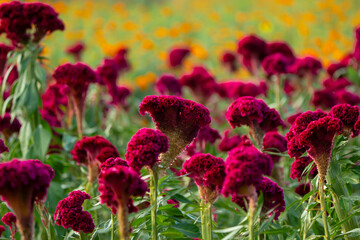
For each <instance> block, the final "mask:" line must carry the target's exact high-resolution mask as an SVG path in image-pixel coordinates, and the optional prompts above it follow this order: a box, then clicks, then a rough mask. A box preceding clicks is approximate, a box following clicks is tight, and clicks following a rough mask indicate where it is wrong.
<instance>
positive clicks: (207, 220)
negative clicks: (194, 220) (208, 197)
mask: <svg viewBox="0 0 360 240" xmlns="http://www.w3.org/2000/svg"><path fill="white" fill-rule="evenodd" d="M200 204H201V206H200V215H201V232H202V237H203V239H204V240H212V218H211V203H210V202H208V203H206V202H205V200H204V199H201V203H200Z"/></svg>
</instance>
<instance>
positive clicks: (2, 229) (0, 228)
mask: <svg viewBox="0 0 360 240" xmlns="http://www.w3.org/2000/svg"><path fill="white" fill-rule="evenodd" d="M5 231H6V228H5V227H4V226H2V225H0V237H1V235H2V233H3V232H5Z"/></svg>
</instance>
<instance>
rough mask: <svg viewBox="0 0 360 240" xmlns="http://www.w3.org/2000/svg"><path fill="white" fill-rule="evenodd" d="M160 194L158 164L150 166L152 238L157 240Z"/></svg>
mask: <svg viewBox="0 0 360 240" xmlns="http://www.w3.org/2000/svg"><path fill="white" fill-rule="evenodd" d="M157 194H158V172H157V166H156V165H155V166H154V167H152V168H150V205H151V236H152V237H151V239H152V240H157V239H158V238H157V228H156V213H157Z"/></svg>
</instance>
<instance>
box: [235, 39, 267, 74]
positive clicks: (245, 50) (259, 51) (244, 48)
mask: <svg viewBox="0 0 360 240" xmlns="http://www.w3.org/2000/svg"><path fill="white" fill-rule="evenodd" d="M266 48H267V46H266V42H265V41H264V40H262V39H261V38H259V37H257V36H255V35H249V36H245V37H244V38H242V39H241V40H240V41H239V42H238V45H237V52H238V54H240V56H241V57H242V63H243V65H244V67H245V68H246V69H248V70H249V71H250V72H251V73H252V74H255V75H256V72H257V69H258V68H259V67H260V66H261V61H262V60H263V59H264V57H265V56H266Z"/></svg>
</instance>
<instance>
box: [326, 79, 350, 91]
mask: <svg viewBox="0 0 360 240" xmlns="http://www.w3.org/2000/svg"><path fill="white" fill-rule="evenodd" d="M350 85H352V83H351V82H349V80H347V79H346V78H344V77H340V78H338V79H336V80H334V79H333V78H328V79H326V80H324V81H323V86H324V87H325V88H326V89H327V90H330V91H337V90H342V89H344V88H345V87H348V86H350Z"/></svg>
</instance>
